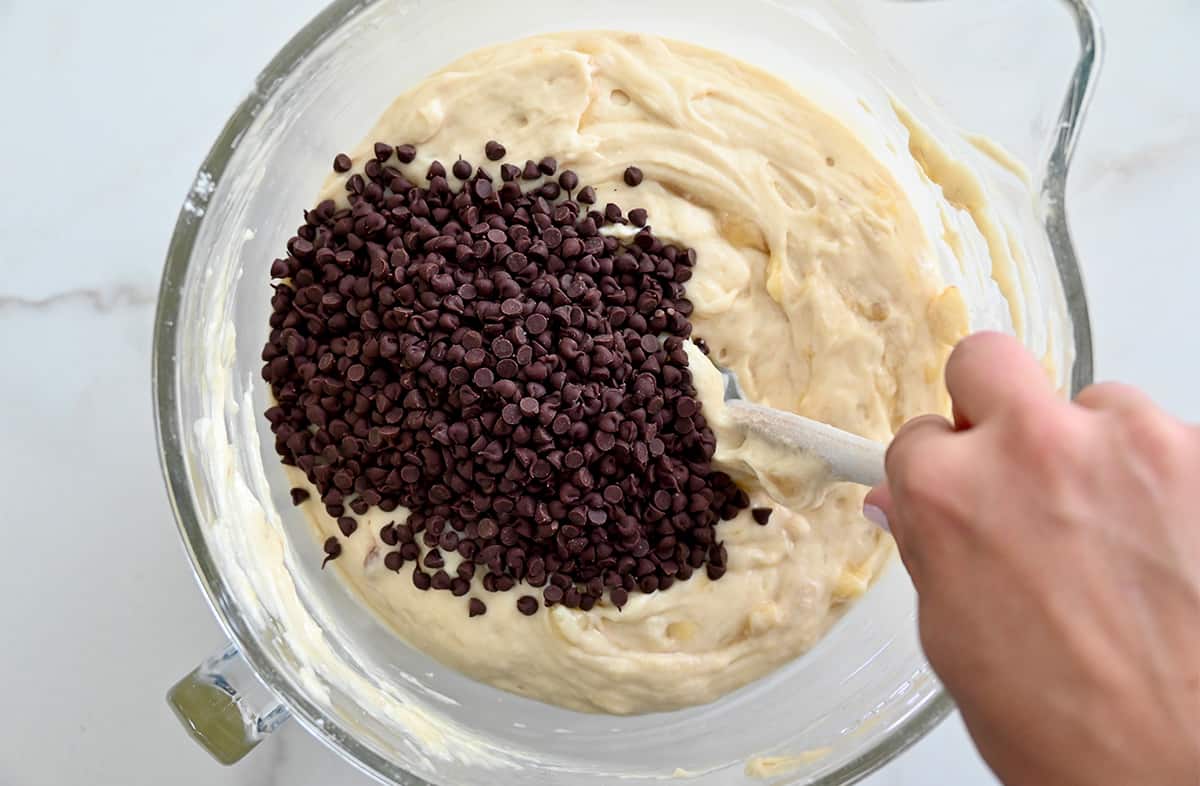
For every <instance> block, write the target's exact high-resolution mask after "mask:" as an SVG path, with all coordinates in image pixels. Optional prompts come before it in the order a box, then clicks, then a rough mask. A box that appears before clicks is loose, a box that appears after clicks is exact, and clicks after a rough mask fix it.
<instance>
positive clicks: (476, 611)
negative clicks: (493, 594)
mask: <svg viewBox="0 0 1200 786" xmlns="http://www.w3.org/2000/svg"><path fill="white" fill-rule="evenodd" d="M486 613H487V604H485V603H484V602H483V601H481V600H480V599H479V598H471V599H470V600H469V601H467V614H469V615H470V616H472V617H479V616H481V615H483V614H486Z"/></svg>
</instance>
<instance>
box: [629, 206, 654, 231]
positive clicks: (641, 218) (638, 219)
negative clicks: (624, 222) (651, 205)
mask: <svg viewBox="0 0 1200 786" xmlns="http://www.w3.org/2000/svg"><path fill="white" fill-rule="evenodd" d="M649 218H650V214H649V213H647V212H646V211H645V210H644V209H643V208H640V207H639V208H636V209H634V210H630V211H629V223H631V224H633V225H634V226H635V227H639V228H641V227H644V226H646V221H647V220H649Z"/></svg>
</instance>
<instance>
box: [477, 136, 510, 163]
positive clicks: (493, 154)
mask: <svg viewBox="0 0 1200 786" xmlns="http://www.w3.org/2000/svg"><path fill="white" fill-rule="evenodd" d="M483 150H484V152H485V153H486V154H487V157H488V161H499V160H500V159H502V158H504V157H505V156H506V155H508V151H507V150H506V149H505V148H504V145H502V144H500V143H499V142H497V141H495V140H494V139H493V140H492V141H490V142H488V143H487V144H486V145H484V147H483Z"/></svg>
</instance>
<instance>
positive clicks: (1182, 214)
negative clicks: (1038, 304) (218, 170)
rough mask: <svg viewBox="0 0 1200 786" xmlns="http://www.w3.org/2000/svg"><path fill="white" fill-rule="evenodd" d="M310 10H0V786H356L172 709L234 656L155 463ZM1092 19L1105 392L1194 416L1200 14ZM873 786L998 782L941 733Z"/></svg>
mask: <svg viewBox="0 0 1200 786" xmlns="http://www.w3.org/2000/svg"><path fill="white" fill-rule="evenodd" d="M321 5H322V0H256V2H253V3H247V2H243V0H208V2H204V3H164V2H152V1H151V0H118V1H117V2H111V3H79V2H73V1H72V0H0V73H3V74H4V75H5V76H4V79H3V80H0V107H2V109H0V115H2V116H3V120H2V121H0V144H2V149H3V152H4V163H5V171H6V175H5V177H4V178H3V180H0V206H3V209H2V210H0V236H2V237H3V240H2V241H0V270H2V271H3V274H4V277H3V280H0V363H2V364H3V366H2V367H3V368H4V371H5V373H4V375H3V377H4V379H7V380H8V381H7V382H6V383H4V384H3V385H0V412H3V413H4V414H3V416H0V445H3V446H4V450H3V453H2V454H0V492H2V497H3V499H4V506H5V511H4V519H5V521H6V524H7V526H6V528H5V532H6V538H7V542H8V543H9V551H8V552H7V559H6V560H5V566H4V570H3V571H2V572H0V630H3V631H4V637H3V639H4V646H3V647H0V672H2V673H3V674H4V675H5V682H6V685H5V690H4V705H5V711H4V713H3V720H0V786H50V785H54V786H59V785H60V784H83V783H87V784H99V785H100V786H108V784H113V786H117V785H119V786H138V785H139V784H148V785H149V784H153V786H160V784H172V786H190V785H191V784H195V785H196V786H201V785H202V786H223V785H228V786H234V785H235V784H247V785H248V784H275V783H278V784H283V783H288V784H296V785H297V786H304V784H313V785H314V786H315V785H316V784H321V785H322V786H328V785H329V784H366V783H368V780H367V779H366V778H365V777H364V776H362V775H359V774H357V773H355V772H354V771H352V770H351V768H350V767H349V766H347V765H346V764H344V763H342V762H341V761H340V760H339V759H338V758H337V757H336V756H335V755H334V754H333V753H331V752H329V751H327V750H326V749H325V748H323V747H322V746H321V745H320V744H319V743H317V742H315V741H314V740H312V739H311V738H309V737H308V736H307V735H306V734H305V733H304V732H303V731H302V730H301V729H300V728H299V727H298V726H296V724H290V726H289V727H288V728H286V729H285V730H283V731H282V732H281V733H279V734H278V735H277V736H276V737H275V738H273V739H271V740H269V741H268V743H267V744H264V745H262V746H261V748H260V749H259V750H257V751H255V752H254V753H253V754H252V755H251V756H250V757H249V758H247V759H246V760H245V761H243V762H242V763H241V764H240V765H239V766H237V767H234V768H229V769H225V768H222V767H220V766H219V765H217V764H216V763H214V762H213V761H212V760H210V759H209V758H208V757H207V755H206V754H205V753H203V752H201V751H200V750H199V749H198V748H196V747H195V746H194V745H193V744H192V743H191V741H190V740H189V739H188V738H187V737H186V736H185V735H184V734H183V732H182V731H181V729H180V728H179V726H178V724H177V723H176V721H175V719H174V718H173V717H172V715H171V714H170V712H169V711H168V709H167V707H166V705H165V703H164V702H163V694H164V692H165V690H166V689H167V687H168V686H169V685H171V684H172V683H173V682H174V681H175V679H176V678H178V677H179V676H180V675H182V674H184V673H185V672H187V671H188V670H189V669H190V668H191V667H192V666H193V665H194V664H195V663H196V661H197V660H198V659H199V658H200V657H201V656H203V655H207V654H208V653H209V651H211V650H213V649H214V648H216V647H217V646H218V645H219V644H220V643H221V642H222V640H223V636H222V633H221V631H220V629H219V627H218V626H217V623H216V621H215V620H214V618H213V617H212V615H211V614H210V612H209V610H208V608H207V606H206V604H205V602H204V600H203V599H202V597H201V593H200V592H199V590H198V589H197V587H196V585H195V583H194V582H193V580H192V577H191V572H190V570H189V568H188V566H187V563H186V558H185V556H184V553H183V550H182V548H180V544H179V539H178V536H177V535H176V529H175V525H174V522H173V521H172V515H171V511H170V509H169V507H168V505H167V501H166V496H165V494H164V492H163V486H162V482H161V478H160V474H159V468H158V462H157V457H156V450H155V437H154V429H153V424H152V416H151V405H150V383H149V370H150V335H151V321H152V316H153V307H154V299H155V292H156V288H157V285H158V277H159V271H160V267H161V264H162V260H163V256H164V252H165V249H166V245H167V241H168V238H169V236H170V232H171V229H172V227H173V225H174V222H175V215H176V211H177V210H178V207H179V204H180V202H181V200H182V197H183V195H184V193H185V192H186V191H187V189H188V187H189V186H190V184H191V180H192V177H193V174H194V172H195V170H196V168H197V166H198V165H199V163H200V161H201V159H202V158H203V156H204V154H205V152H206V150H207V147H208V145H209V143H210V142H211V140H212V139H213V138H214V137H215V136H216V134H217V132H218V130H219V129H220V127H221V125H222V124H223V123H224V121H225V118H226V117H227V115H228V113H229V112H230V110H231V109H232V108H233V107H234V106H235V105H236V103H237V102H238V101H239V100H240V99H241V98H242V96H243V93H244V92H245V90H246V89H247V87H248V86H249V84H250V83H251V80H252V79H253V76H254V74H255V73H257V71H258V70H259V68H261V66H262V65H263V64H265V62H266V61H267V59H268V58H269V57H270V56H271V55H272V54H273V53H274V51H275V50H276V49H277V48H278V47H279V46H280V45H281V44H282V43H283V42H284V41H285V40H286V39H287V38H288V37H289V36H290V35H291V34H292V33H293V32H294V31H295V30H296V29H298V28H299V26H300V25H302V24H303V23H304V22H305V21H306V20H307V19H308V18H309V17H310V16H311V15H312V14H314V13H315V12H316V11H317V10H318V8H319V7H320V6H321ZM1099 5H1100V7H1101V8H1100V10H1101V12H1102V18H1103V19H1104V21H1105V23H1106V29H1107V31H1108V38H1109V43H1110V57H1109V60H1108V63H1107V68H1106V70H1105V73H1104V76H1103V78H1102V81H1101V89H1100V93H1099V95H1098V98H1097V101H1096V104H1095V105H1094V109H1093V114H1092V116H1091V125H1090V127H1089V131H1088V132H1087V133H1086V135H1085V138H1084V140H1083V144H1082V147H1081V151H1080V157H1079V161H1078V163H1077V167H1076V170H1075V175H1074V177H1073V180H1072V184H1071V185H1072V188H1071V200H1070V211H1071V216H1072V219H1073V226H1074V230H1075V235H1076V238H1077V240H1078V245H1079V248H1080V253H1081V256H1082V259H1083V264H1084V269H1085V273H1086V277H1087V283H1088V291H1089V295H1090V299H1091V305H1092V313H1093V320H1094V328H1095V337H1096V346H1097V365H1098V373H1099V376H1101V377H1106V378H1121V379H1125V380H1128V381H1132V382H1136V383H1138V384H1140V385H1142V386H1144V387H1145V388H1147V389H1148V390H1149V392H1150V393H1151V394H1152V395H1154V396H1155V397H1156V398H1157V399H1158V400H1160V401H1161V402H1163V403H1165V404H1166V405H1168V406H1169V407H1170V408H1171V409H1173V410H1174V411H1175V412H1177V413H1178V414H1181V415H1183V416H1186V417H1189V418H1192V419H1194V420H1200V400H1198V399H1197V397H1196V396H1195V394H1194V392H1193V391H1194V390H1195V389H1196V387H1197V383H1200V364H1197V363H1196V362H1195V358H1196V357H1197V356H1198V354H1200V353H1198V352H1197V350H1198V349H1200V331H1198V330H1196V328H1195V327H1194V326H1192V327H1189V320H1190V319H1191V317H1192V316H1194V315H1195V314H1196V311H1197V309H1196V306H1195V301H1196V298H1197V293H1198V292H1200V258H1198V257H1197V254H1196V252H1195V249H1194V243H1193V238H1192V234H1193V232H1194V230H1193V229H1191V228H1192V227H1194V226H1195V217H1194V215H1195V209H1196V208H1195V200H1196V198H1197V188H1196V187H1197V185H1198V184H1200V94H1198V93H1197V92H1196V91H1195V90H1194V89H1193V88H1194V86H1193V85H1191V84H1190V82H1189V79H1188V78H1187V77H1190V76H1193V75H1195V74H1197V73H1200V49H1198V48H1197V47H1196V46H1195V43H1194V41H1192V40H1191V39H1192V33H1193V32H1194V31H1195V30H1197V29H1200V6H1198V5H1197V4H1196V3H1194V2H1192V0H1148V1H1147V2H1143V3H1127V2H1122V0H1107V1H1105V0H1101V2H1100V3H1099ZM118 219H119V220H118ZM868 783H869V784H871V786H910V785H915V784H934V783H936V784H943V783H944V784H959V785H961V786H971V785H973V784H975V785H979V784H990V783H994V781H993V779H992V778H991V777H990V776H989V775H988V774H987V771H986V769H985V768H984V766H983V765H982V763H981V762H980V760H979V759H978V757H977V756H976V754H975V753H974V751H973V749H972V748H971V747H970V744H969V742H968V740H967V738H966V735H965V733H964V731H963V728H962V725H961V722H960V721H959V720H958V719H957V718H955V719H953V720H951V721H949V722H947V723H945V724H944V725H943V726H941V727H940V728H939V729H938V730H937V731H935V732H934V733H933V734H931V735H930V736H929V737H928V738H927V739H926V740H924V741H922V742H921V743H919V744H918V745H917V746H916V747H915V748H913V749H912V750H911V751H910V752H908V753H906V754H905V755H903V756H902V757H901V758H900V759H899V760H898V761H896V762H895V763H894V764H893V765H891V766H890V767H888V768H887V769H886V770H885V771H883V772H881V773H879V774H877V775H876V776H874V777H872V778H871V779H870V780H869V781H868Z"/></svg>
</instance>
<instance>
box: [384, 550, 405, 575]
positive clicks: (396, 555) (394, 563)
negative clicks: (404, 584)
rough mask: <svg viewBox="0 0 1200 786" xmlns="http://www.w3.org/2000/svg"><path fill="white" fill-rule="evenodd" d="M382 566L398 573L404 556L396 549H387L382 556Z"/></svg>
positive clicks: (402, 565) (402, 564)
mask: <svg viewBox="0 0 1200 786" xmlns="http://www.w3.org/2000/svg"><path fill="white" fill-rule="evenodd" d="M383 566H384V567H385V568H387V569H388V570H390V571H392V572H393V573H399V572H400V569H401V568H403V567H404V557H401V556H400V552H398V551H389V552H388V553H387V554H386V555H385V556H384V558H383Z"/></svg>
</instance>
